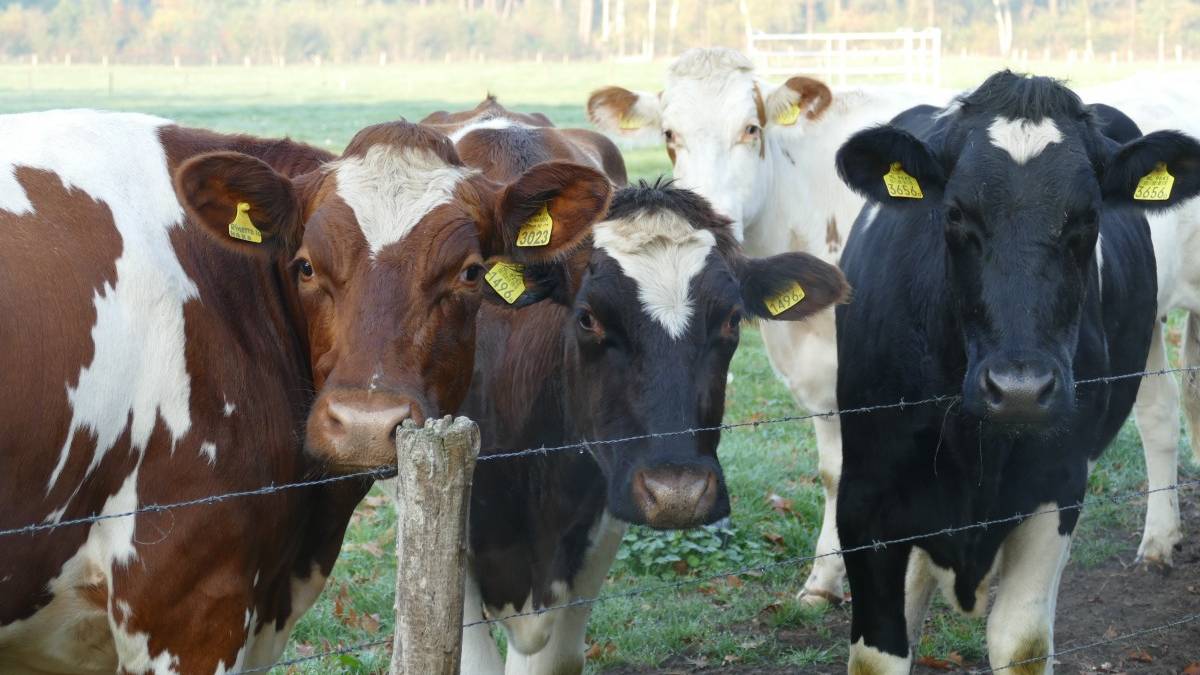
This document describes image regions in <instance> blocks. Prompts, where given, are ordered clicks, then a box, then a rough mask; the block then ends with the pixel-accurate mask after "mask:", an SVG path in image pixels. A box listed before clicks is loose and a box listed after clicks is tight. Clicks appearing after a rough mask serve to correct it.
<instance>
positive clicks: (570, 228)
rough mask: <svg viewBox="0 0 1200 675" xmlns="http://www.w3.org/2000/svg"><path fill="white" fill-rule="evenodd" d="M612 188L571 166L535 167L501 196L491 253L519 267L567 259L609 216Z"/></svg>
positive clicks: (585, 170) (549, 164)
mask: <svg viewBox="0 0 1200 675" xmlns="http://www.w3.org/2000/svg"><path fill="white" fill-rule="evenodd" d="M611 197H612V183H610V182H609V180H608V178H606V177H605V176H604V174H602V173H600V172H599V171H596V170H595V169H590V168H588V167H586V166H582V165H579V164H572V163H571V162H557V161H556V162H543V163H541V164H537V165H535V166H533V167H531V168H530V169H529V170H528V171H526V172H525V173H524V174H522V175H521V176H520V177H518V178H517V179H516V180H515V181H513V182H512V183H510V184H509V185H508V187H506V188H505V189H504V191H503V193H502V194H501V196H500V202H499V204H498V206H497V213H496V219H495V224H494V227H495V230H494V231H493V232H491V233H490V236H485V237H484V239H485V242H486V243H487V248H488V251H487V253H488V254H489V255H491V256H508V257H510V258H511V259H512V260H513V261H514V262H518V263H521V264H529V263H538V262H548V261H551V260H554V259H556V258H558V257H560V256H562V255H565V254H566V253H569V252H570V251H572V250H573V249H575V247H577V246H578V245H579V244H580V242H582V241H583V240H584V238H585V237H587V236H588V235H589V234H591V231H592V225H593V224H594V223H595V222H596V221H598V220H600V219H601V218H602V217H603V216H604V214H605V212H606V211H607V210H608V201H609V199H610V198H611Z"/></svg>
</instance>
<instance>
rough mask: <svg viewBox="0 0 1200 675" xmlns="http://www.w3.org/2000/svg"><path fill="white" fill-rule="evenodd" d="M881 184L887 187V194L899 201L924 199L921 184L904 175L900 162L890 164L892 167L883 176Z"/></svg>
mask: <svg viewBox="0 0 1200 675" xmlns="http://www.w3.org/2000/svg"><path fill="white" fill-rule="evenodd" d="M883 184H884V185H886V186H887V191H888V194H889V195H891V196H892V197H900V198H901V199H924V198H925V193H923V192H921V184H920V183H918V182H917V179H916V178H913V177H912V176H910V175H908V174H907V173H905V171H904V169H902V168H901V167H900V162H892V167H891V168H890V169H888V172H887V173H886V174H884V175H883Z"/></svg>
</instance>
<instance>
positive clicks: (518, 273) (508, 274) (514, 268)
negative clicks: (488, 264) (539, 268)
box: [483, 262, 525, 305]
mask: <svg viewBox="0 0 1200 675" xmlns="http://www.w3.org/2000/svg"><path fill="white" fill-rule="evenodd" d="M483 278H484V279H485V280H486V281H487V282H488V285H489V286H491V287H492V288H493V289H495V291H496V295H499V296H500V297H502V298H504V301H505V302H507V303H508V304H510V305H511V304H513V303H514V302H516V301H517V298H519V297H521V294H522V293H524V292H525V266H524V265H518V264H517V263H507V262H498V263H496V264H495V265H492V269H490V270H488V273H487V274H485V275H484V276H483Z"/></svg>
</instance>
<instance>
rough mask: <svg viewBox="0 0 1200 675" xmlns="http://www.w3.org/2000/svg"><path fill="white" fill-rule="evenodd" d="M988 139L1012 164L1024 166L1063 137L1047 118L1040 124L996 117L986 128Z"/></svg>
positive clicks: (1056, 126)
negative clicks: (1010, 159) (1007, 156)
mask: <svg viewBox="0 0 1200 675" xmlns="http://www.w3.org/2000/svg"><path fill="white" fill-rule="evenodd" d="M988 138H990V139H991V140H992V145H994V146H996V147H997V148H1000V149H1001V150H1003V151H1005V152H1007V153H1008V154H1009V156H1010V157H1012V158H1013V161H1014V162H1016V163H1017V164H1024V163H1026V162H1028V161H1029V160H1031V159H1033V158H1034V157H1037V156H1038V155H1040V154H1042V151H1043V150H1045V149H1046V148H1047V146H1049V145H1050V144H1051V143H1061V142H1062V140H1063V135H1062V132H1061V131H1059V130H1058V125H1056V124H1055V123H1054V120H1052V119H1050V118H1049V117H1045V118H1042V121H1041V122H1034V121H1032V120H1028V119H1025V118H1022V117H1018V118H1017V119H1013V120H1010V119H1005V118H1003V117H997V118H996V119H995V121H993V122H992V124H991V126H989V127H988Z"/></svg>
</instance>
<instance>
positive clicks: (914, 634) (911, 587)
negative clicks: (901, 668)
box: [904, 546, 938, 652]
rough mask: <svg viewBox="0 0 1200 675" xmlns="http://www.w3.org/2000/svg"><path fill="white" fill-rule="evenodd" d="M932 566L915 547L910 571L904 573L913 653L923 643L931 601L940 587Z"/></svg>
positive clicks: (926, 554)
mask: <svg viewBox="0 0 1200 675" xmlns="http://www.w3.org/2000/svg"><path fill="white" fill-rule="evenodd" d="M932 566H933V564H932V563H931V562H930V561H929V554H928V553H926V552H925V551H924V550H922V549H921V548H919V547H916V546H914V547H913V549H912V552H911V553H910V554H909V556H908V569H907V570H906V571H905V573H904V622H905V624H906V625H907V626H908V645H909V649H910V650H911V651H913V652H915V651H916V649H917V645H918V644H920V642H921V631H922V630H923V629H924V628H925V615H926V613H928V611H929V601H930V600H932V599H933V591H934V590H935V589H936V588H937V585H938V583H937V578H936V577H935V576H934V575H933V570H932V569H931V568H932Z"/></svg>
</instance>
